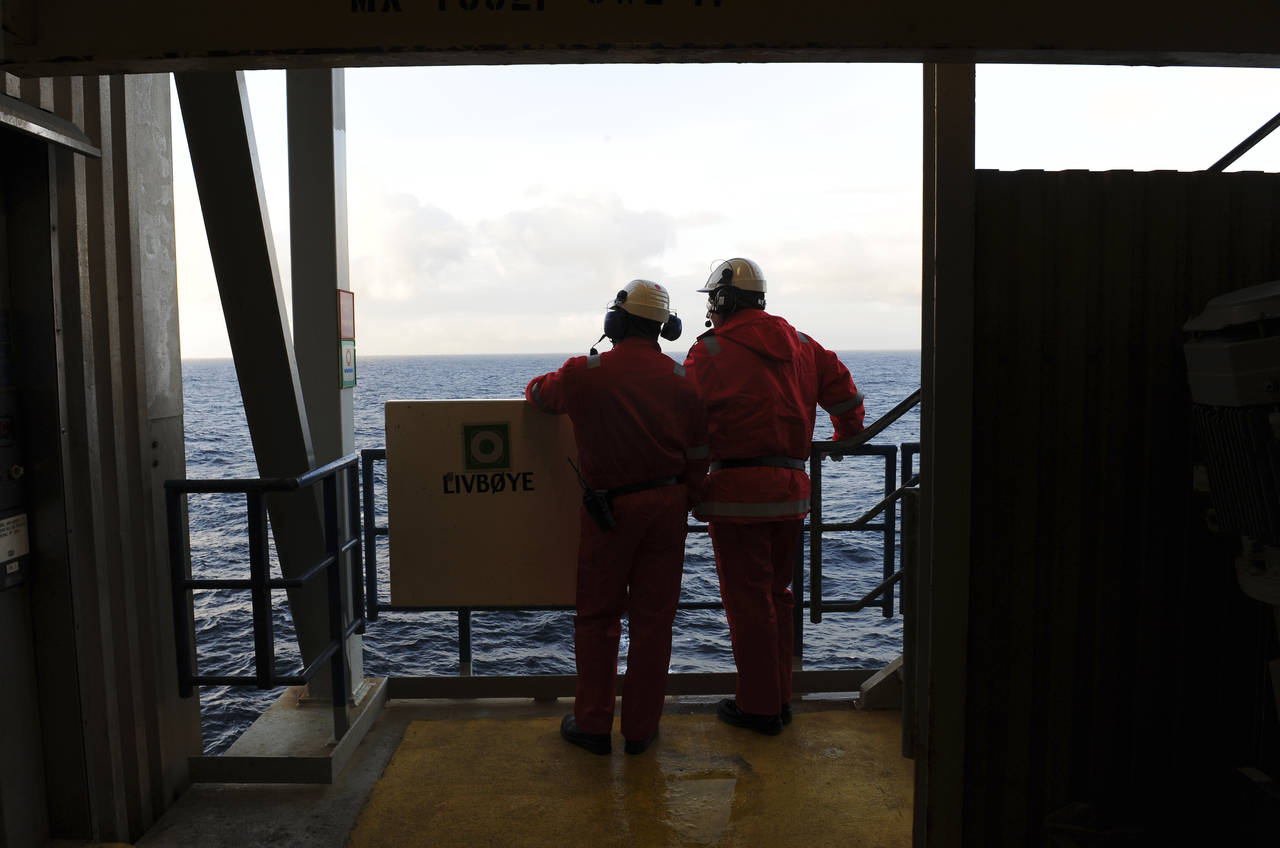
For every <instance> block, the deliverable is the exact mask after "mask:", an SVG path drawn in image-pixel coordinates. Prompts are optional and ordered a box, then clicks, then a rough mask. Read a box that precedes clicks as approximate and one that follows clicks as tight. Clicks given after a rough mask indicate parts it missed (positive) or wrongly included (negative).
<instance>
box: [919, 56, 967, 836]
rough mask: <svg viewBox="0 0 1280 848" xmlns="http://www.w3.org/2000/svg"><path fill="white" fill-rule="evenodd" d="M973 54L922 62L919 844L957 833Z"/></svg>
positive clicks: (961, 770)
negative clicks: (965, 59)
mask: <svg viewBox="0 0 1280 848" xmlns="http://www.w3.org/2000/svg"><path fill="white" fill-rule="evenodd" d="M974 76H975V75H974V66H973V65H968V64H957V65H939V64H926V65H925V66H924V229H923V255H922V272H923V280H922V286H921V295H922V301H923V302H922V311H923V314H922V320H921V325H922V339H921V375H920V376H921V388H922V394H921V404H920V430H921V432H920V436H921V439H920V441H921V455H920V491H921V496H922V504H921V506H922V515H921V543H922V544H921V550H920V570H919V574H918V581H917V589H918V592H917V599H918V600H919V607H918V609H919V611H920V613H921V614H920V616H919V619H918V620H919V624H920V629H919V631H918V633H919V637H920V639H919V643H918V646H919V649H920V650H919V653H918V657H917V658H918V661H919V670H918V672H917V679H918V680H920V682H921V684H922V686H921V689H920V691H919V692H917V693H916V695H917V699H916V703H917V705H918V716H919V719H920V723H919V729H920V739H919V750H920V754H921V756H918V757H916V775H915V826H914V829H913V834H914V836H913V841H914V844H915V845H917V846H930V848H935V847H936V848H942V846H953V845H960V844H961V842H962V840H963V835H964V777H965V762H964V760H965V685H966V671H967V667H966V666H967V659H968V653H967V643H968V629H969V628H968V616H969V554H970V551H969V532H970V513H971V501H972V476H973V411H972V410H973V404H972V401H973V328H974V314H973V303H974V269H973V257H974Z"/></svg>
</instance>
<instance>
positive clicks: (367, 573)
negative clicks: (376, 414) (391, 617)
mask: <svg viewBox="0 0 1280 848" xmlns="http://www.w3.org/2000/svg"><path fill="white" fill-rule="evenodd" d="M386 458H387V452H386V450H385V449H379V450H367V451H364V452H362V453H361V454H360V473H361V477H362V480H363V482H364V493H363V494H364V502H363V504H362V506H363V507H364V598H365V601H364V603H365V613H364V615H365V618H367V619H368V620H369V621H377V620H378V610H379V607H378V536H385V535H387V534H388V532H389V528H386V527H377V526H376V524H377V516H376V513H375V510H374V506H375V504H374V491H373V463H374V460H386Z"/></svg>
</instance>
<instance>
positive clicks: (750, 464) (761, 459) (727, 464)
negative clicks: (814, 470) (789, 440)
mask: <svg viewBox="0 0 1280 848" xmlns="http://www.w3.org/2000/svg"><path fill="white" fill-rule="evenodd" d="M761 466H765V467H769V468H790V469H792V470H793V471H804V460H803V459H793V458H792V457H789V456H753V457H751V458H750V459H716V460H712V462H711V470H712V471H719V470H720V469H721V468H759V467H761Z"/></svg>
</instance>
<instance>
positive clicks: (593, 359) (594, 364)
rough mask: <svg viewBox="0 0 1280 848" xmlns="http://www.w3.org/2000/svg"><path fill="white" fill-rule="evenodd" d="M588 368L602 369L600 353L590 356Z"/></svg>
mask: <svg viewBox="0 0 1280 848" xmlns="http://www.w3.org/2000/svg"><path fill="white" fill-rule="evenodd" d="M587 367H588V368H599V367H600V354H598V353H593V354H591V355H590V356H588V357H587Z"/></svg>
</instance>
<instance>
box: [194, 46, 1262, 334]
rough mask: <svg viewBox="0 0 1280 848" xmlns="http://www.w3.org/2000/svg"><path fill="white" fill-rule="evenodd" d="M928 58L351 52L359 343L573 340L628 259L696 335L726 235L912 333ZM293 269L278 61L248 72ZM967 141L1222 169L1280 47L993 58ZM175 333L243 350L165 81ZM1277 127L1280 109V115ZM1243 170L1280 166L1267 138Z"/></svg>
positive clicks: (797, 319) (270, 191)
mask: <svg viewBox="0 0 1280 848" xmlns="http://www.w3.org/2000/svg"><path fill="white" fill-rule="evenodd" d="M921 78H922V73H921V69H920V66H918V65H797V64H784V65H595V66H574V65H560V66H546V67H536V66H535V67H530V66H517V67H468V68H414V69H366V70H348V71H347V72H346V87H347V90H346V102H347V179H348V193H349V197H348V210H349V222H350V235H349V239H350V253H351V288H352V289H353V290H354V291H355V293H356V294H355V297H356V316H357V325H356V339H357V349H358V351H359V354H360V355H361V356H370V355H381V354H439V353H518V352H519V353H525V352H527V353H574V352H583V351H585V350H586V348H587V346H588V345H589V344H590V343H592V342H594V341H595V339H596V338H597V337H598V336H599V335H600V324H601V320H602V316H603V311H604V307H605V304H606V303H607V301H608V300H610V298H611V297H612V295H613V294H614V292H616V291H617V290H618V289H619V288H621V287H622V286H623V285H624V284H625V283H626V282H627V281H628V280H631V279H633V278H636V277H645V278H648V279H653V280H657V281H659V282H661V283H663V284H665V285H667V286H668V287H669V288H670V289H671V292H672V305H673V307H674V308H675V309H676V310H677V311H678V312H679V313H680V315H681V317H682V318H683V319H684V321H685V327H686V330H685V335H684V337H682V338H681V339H680V340H679V341H678V342H674V343H669V344H668V343H664V348H666V349H667V350H670V351H673V352H676V351H684V350H686V349H687V348H688V346H689V345H690V344H691V343H692V341H693V339H694V337H695V336H696V334H697V333H698V332H700V331H701V329H702V320H703V314H704V304H705V296H704V295H700V294H698V293H696V292H695V291H694V290H695V289H697V288H699V287H700V286H701V285H702V284H703V282H704V281H705V280H706V277H707V275H708V273H709V272H710V270H711V268H712V267H713V266H714V265H715V264H716V262H718V261H719V260H722V259H727V258H730V257H733V256H746V257H749V258H751V259H754V260H756V261H757V262H758V263H759V264H760V265H761V267H762V268H763V270H764V272H765V276H766V277H767V279H768V282H769V293H768V299H769V310H770V311H771V312H775V313H778V314H781V315H784V316H786V317H787V318H788V319H789V320H790V321H791V322H792V323H793V324H794V325H795V326H796V327H797V328H798V329H801V330H803V331H804V332H806V333H809V334H810V335H812V336H814V337H815V338H817V339H818V340H819V341H821V342H822V343H823V344H824V345H826V346H827V347H830V348H834V349H838V350H873V349H918V348H919V346H920V338H919V337H920V305H919V292H920V280H919V276H920V217H921V212H920V196H921V171H920V158H921V153H920V151H921V138H920V136H921V123H920V112H921V106H920V98H921ZM248 86H249V95H250V102H251V108H252V110H253V122H254V130H255V133H256V138H257V144H258V152H259V159H260V163H261V167H262V171H263V180H264V183H265V186H266V192H267V202H268V206H269V214H270V219H271V224H272V227H273V232H274V235H275V241H276V250H277V257H278V260H279V265H280V269H281V274H282V276H283V283H284V285H285V289H286V292H287V291H288V286H289V248H288V223H289V210H288V184H287V177H288V175H287V162H286V154H285V119H284V87H285V86H284V73H283V72H282V71H263V72H252V73H249V74H248ZM977 98H978V102H977V165H978V167H980V168H1000V169H1004V170H1016V169H1023V168H1042V169H1048V170H1059V169H1066V168H1087V169H1092V170H1104V169H1132V170H1158V169H1170V170H1182V171H1193V170H1201V169H1204V168H1207V167H1208V166H1209V165H1211V164H1212V163H1213V162H1214V161H1216V160H1217V159H1218V158H1219V157H1221V156H1222V155H1223V154H1225V153H1226V152H1227V151H1228V150H1230V149H1231V148H1232V147H1234V146H1235V145H1236V144H1237V143H1238V142H1239V141H1241V140H1242V139H1244V138H1245V137H1246V136H1248V135H1249V134H1250V133H1252V132H1253V131H1254V130H1255V129H1257V128H1258V127H1259V126H1260V125H1261V124H1263V123H1264V122H1265V121H1266V120H1267V119H1269V118H1270V117H1272V116H1273V115H1274V114H1276V113H1277V112H1280V71H1276V70H1253V69H1198V68H1197V69H1187V68H1081V67H1055V66H1032V67H1028V66H1017V67H1013V66H984V67H980V68H979V69H978V78H977ZM173 104H174V159H175V163H174V192H175V207H176V224H177V236H178V290H179V304H180V321H181V339H182V353H183V356H184V357H185V358H204V357H225V356H230V347H229V345H228V342H227V334H226V328H225V326H224V324H223V322H222V311H221V305H220V303H219V300H218V294H217V288H216V285H215V283H214V279H213V271H212V267H211V265H210V261H209V253H208V246H207V243H206V242H205V236H204V228H203V221H202V219H201V215H200V210H199V203H198V200H197V197H196V193H195V187H194V181H193V178H192V175H191V165H190V161H189V158H188V154H187V147H186V139H185V136H184V135H183V130H182V124H181V115H180V113H179V109H178V103H177V98H176V96H175V97H174V100H173ZM1277 134H1278V135H1280V133H1277ZM1231 170H1263V171H1280V139H1277V138H1268V139H1267V140H1266V141H1264V142H1263V143H1262V144H1260V145H1259V146H1258V147H1257V148H1255V149H1254V150H1253V151H1252V152H1250V153H1249V154H1246V156H1245V157H1244V158H1242V159H1241V160H1240V161H1239V162H1237V163H1236V165H1234V166H1233V167H1232V168H1231Z"/></svg>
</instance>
